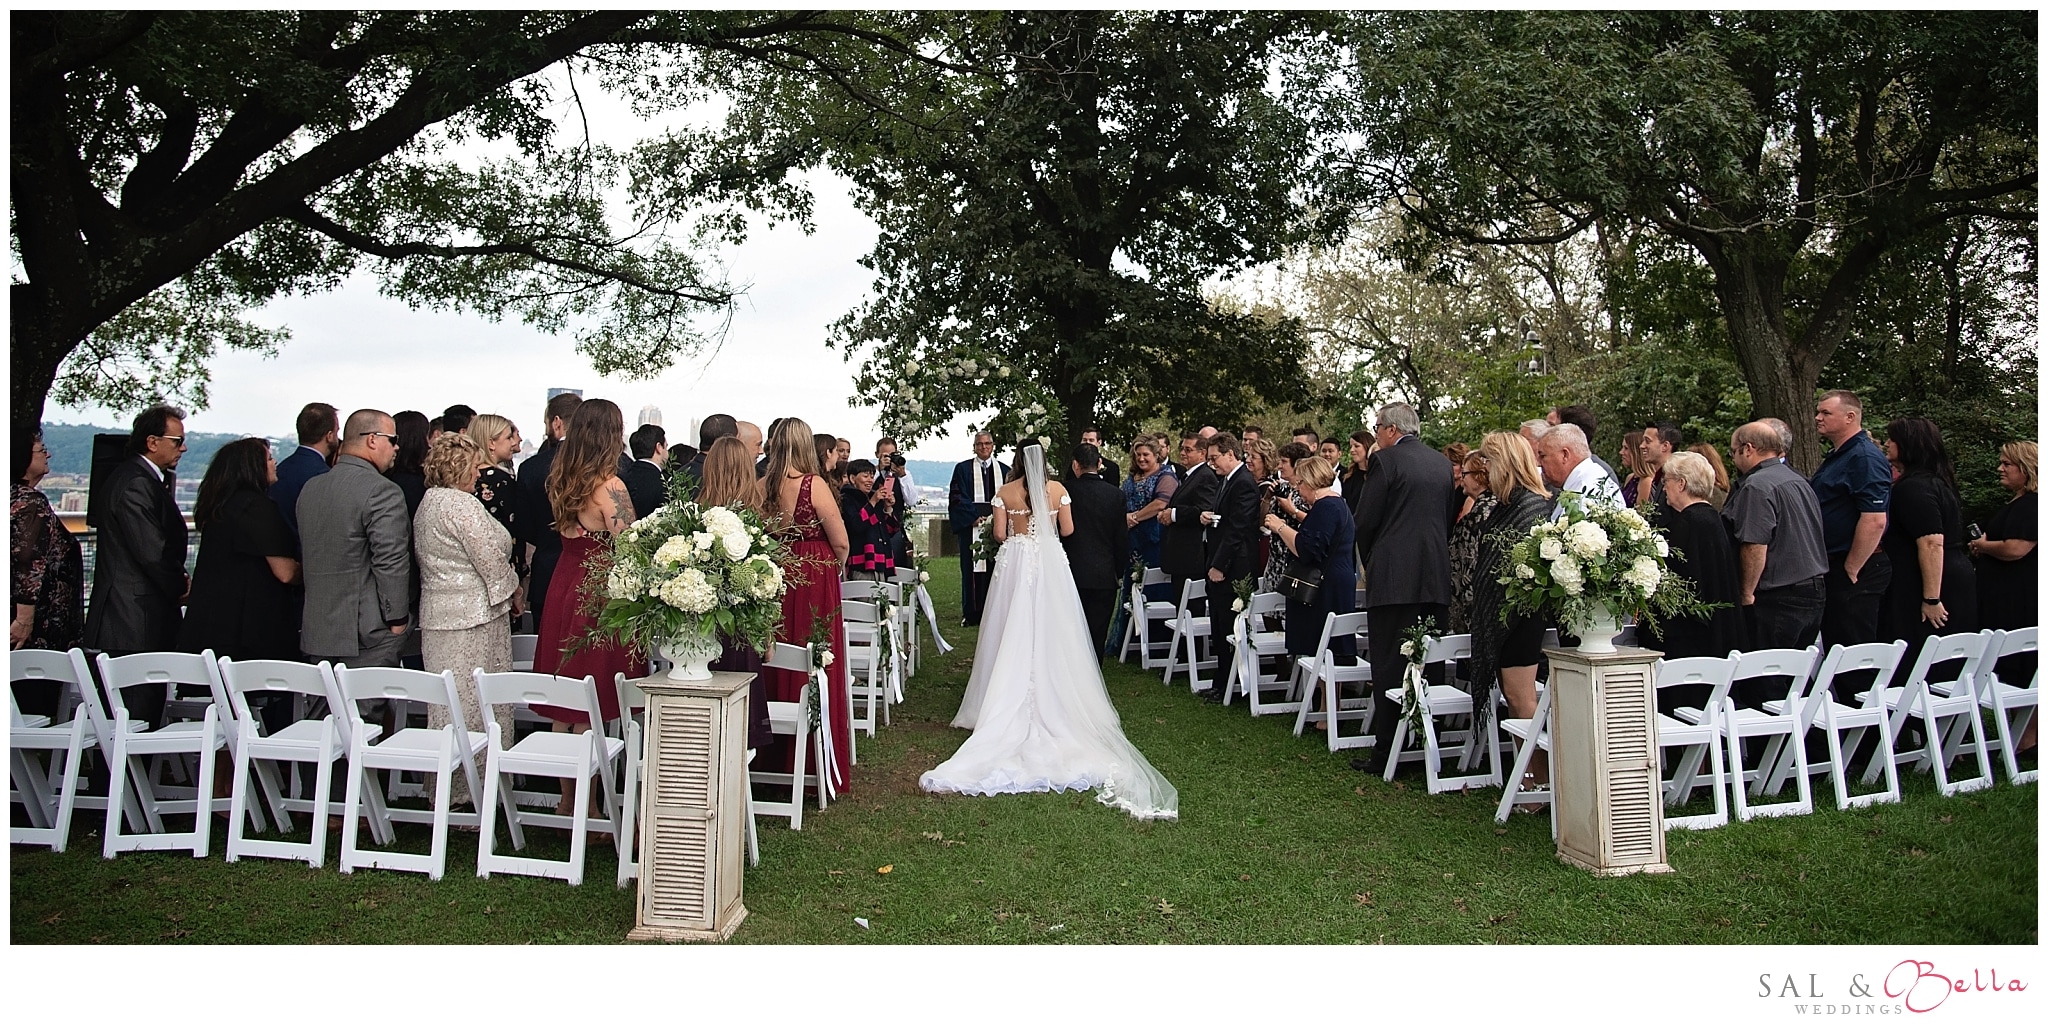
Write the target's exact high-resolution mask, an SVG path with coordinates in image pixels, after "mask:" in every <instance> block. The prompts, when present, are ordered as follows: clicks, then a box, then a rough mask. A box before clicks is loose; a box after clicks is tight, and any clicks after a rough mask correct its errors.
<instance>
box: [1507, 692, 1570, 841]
mask: <svg viewBox="0 0 2048 1024" xmlns="http://www.w3.org/2000/svg"><path fill="white" fill-rule="evenodd" d="M1500 728H1501V731H1502V732H1505V733H1507V734H1508V736H1509V738H1511V739H1513V740H1514V742H1515V764H1514V767H1513V768H1512V769H1511V770H1509V772H1508V774H1507V778H1506V779H1505V780H1503V782H1502V785H1501V794H1500V809H1499V810H1496V811H1494V813H1493V820H1494V821H1495V823H1500V822H1505V821H1507V820H1508V815H1509V814H1511V813H1513V811H1514V809H1515V808H1516V807H1517V806H1521V805H1525V804H1526V805H1534V804H1542V805H1545V806H1548V805H1549V804H1550V787H1549V786H1545V787H1543V788H1542V789H1536V790H1525V789H1523V788H1522V776H1523V775H1525V774H1527V773H1528V771H1529V762H1530V761H1532V760H1534V759H1535V756H1536V752H1537V751H1539V750H1541V751H1543V752H1544V753H1546V754H1548V753H1549V752H1550V687H1548V686H1545V687H1541V688H1539V689H1538V690H1537V693H1536V713H1535V716H1534V717H1531V718H1503V719H1501V722H1500ZM1550 830H1551V832H1552V833H1555V832H1556V831H1557V818H1556V816H1554V815H1553V816H1552V817H1551V819H1550Z"/></svg>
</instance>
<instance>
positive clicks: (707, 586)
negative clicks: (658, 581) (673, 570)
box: [661, 569, 718, 615]
mask: <svg viewBox="0 0 2048 1024" xmlns="http://www.w3.org/2000/svg"><path fill="white" fill-rule="evenodd" d="M661 599H662V600H663V601H664V602H666V603H667V604H668V605H669V606H670V607H672V608H675V609H676V610H677V611H681V612H687V613H689V614H691V615H701V614H703V613H705V612H708V611H710V610H711V609H712V608H713V607H714V606H715V605H717V604H718V592H717V591H716V590H713V589H712V587H711V581H709V580H707V579H705V578H704V574H703V573H702V572H699V571H698V570H696V569H684V570H683V571H682V572H680V573H678V574H677V575H676V577H675V578H674V579H672V580H669V581H668V582H667V583H664V584H662V585H661Z"/></svg>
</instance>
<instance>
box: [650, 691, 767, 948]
mask: <svg viewBox="0 0 2048 1024" xmlns="http://www.w3.org/2000/svg"><path fill="white" fill-rule="evenodd" d="M735 679H737V680H738V681H739V682H738V684H737V685H736V686H735V685H733V681H734V680H735ZM749 679H751V677H750V676H745V675H738V674H735V673H718V674H717V675H716V676H715V677H714V680H713V681H712V682H709V683H687V684H684V685H682V686H680V687H678V686H675V685H674V684H670V683H668V682H667V681H666V680H660V679H653V680H647V681H644V682H642V683H641V684H640V685H641V688H642V689H644V690H646V691H647V693H648V706H647V730H646V737H647V750H646V752H645V762H644V765H643V768H642V777H643V778H644V779H645V783H644V785H645V790H644V794H645V795H644V796H643V798H642V800H643V808H644V813H643V814H642V817H641V822H640V824H641V828H642V830H643V831H642V832H641V837H640V921H639V923H640V925H641V927H642V928H643V929H647V930H649V932H650V935H649V937H676V938H724V937H726V936H728V935H730V934H731V929H732V928H733V927H736V926H737V924H738V918H739V917H743V916H744V915H745V910H744V909H742V908H741V907H740V896H741V888H742V886H741V883H742V880H743V877H744V876H743V872H744V867H743V865H742V862H741V857H742V856H743V854H744V851H745V845H746V831H745V829H746V806H747V805H746V793H745V790H744V787H745V785H746V768H745V766H746V734H747V720H746V708H747V703H746V691H747V686H746V681H747V680H749ZM654 932H662V933H667V934H662V935H656V934H653V933H654Z"/></svg>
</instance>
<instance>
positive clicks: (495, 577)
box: [412, 419, 521, 805]
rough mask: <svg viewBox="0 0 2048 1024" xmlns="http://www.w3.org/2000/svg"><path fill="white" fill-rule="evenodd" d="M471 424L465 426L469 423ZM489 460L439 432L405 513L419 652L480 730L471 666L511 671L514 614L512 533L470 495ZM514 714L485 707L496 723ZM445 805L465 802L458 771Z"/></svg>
mask: <svg viewBox="0 0 2048 1024" xmlns="http://www.w3.org/2000/svg"><path fill="white" fill-rule="evenodd" d="M475 422H476V420H475V419H472V420H471V421H470V424H469V425H474V424H475ZM489 460H490V455H489V453H488V452H487V451H486V450H485V449H484V447H483V446H482V445H479V444H478V443H477V442H476V440H475V439H474V438H472V437H471V436H470V435H469V434H468V433H452V432H451V433H446V434H442V435H441V436H440V437H437V438H435V439H434V443H433V444H432V445H431V446H429V447H428V450H427V458H426V460H425V462H424V463H423V465H422V467H421V469H422V473H423V474H424V476H425V478H426V482H427V493H426V494H425V495H424V496H423V497H421V499H420V507H419V511H417V512H415V513H413V518H412V538H413V551H414V552H415V553H416V554H417V555H418V557H419V564H420V610H419V634H420V654H421V661H422V662H423V664H424V667H425V668H426V670H427V671H429V672H453V673H454V674H455V692H456V696H457V698H458V699H459V700H460V701H461V703H462V719H463V722H464V723H465V724H464V726H463V728H465V729H476V730H481V729H482V728H483V727H484V714H483V706H482V704H480V703H479V702H478V700H477V692H476V680H475V678H474V676H473V675H472V673H474V672H475V671H476V670H477V669H483V670H484V671H486V672H510V671H511V670H512V627H511V623H512V619H513V618H514V617H515V616H517V615H518V614H519V613H520V611H521V607H520V598H519V577H518V575H517V574H516V573H514V572H513V571H512V544H513V541H512V534H511V533H510V532H508V531H507V530H506V529H505V527H504V526H503V525H502V524H501V523H499V522H498V520H497V519H496V518H495V517H493V516H492V515H491V513H490V511H489V510H488V509H486V508H484V504H483V502H481V501H478V500H477V498H476V495H475V493H474V492H475V491H476V487H477V477H478V475H479V474H480V473H481V471H482V470H483V469H484V467H485V466H486V465H489V464H490V462H489ZM514 710H515V709H514V708H513V707H512V706H511V705H503V706H500V707H497V708H494V709H492V714H493V715H494V716H495V717H496V718H497V720H498V721H500V722H510V721H512V713H513V711H514ZM452 722H454V718H453V716H451V715H450V714H449V712H448V709H446V708H443V707H440V706H439V705H432V706H429V707H428V708H427V726H428V728H431V729H440V728H442V727H443V726H446V725H449V724H451V723H452ZM450 801H451V803H452V804H456V805H461V804H467V803H469V802H470V801H471V797H470V792H469V781H468V780H467V779H466V778H464V777H463V775H462V774H461V773H460V772H458V773H456V775H455V781H454V785H453V787H452V788H451V790H450Z"/></svg>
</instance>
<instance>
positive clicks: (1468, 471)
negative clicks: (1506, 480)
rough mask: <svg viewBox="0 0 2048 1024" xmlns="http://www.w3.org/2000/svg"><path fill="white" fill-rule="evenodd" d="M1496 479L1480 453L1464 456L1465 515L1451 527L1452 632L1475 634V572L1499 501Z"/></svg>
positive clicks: (1461, 488)
mask: <svg viewBox="0 0 2048 1024" xmlns="http://www.w3.org/2000/svg"><path fill="white" fill-rule="evenodd" d="M1492 483H1493V478H1492V476H1491V475H1489V474H1488V472H1487V469H1486V457H1485V456H1484V455H1482V454H1480V453H1479V452H1471V453H1470V454H1468V455H1466V456H1465V466H1464V472H1463V473H1462V474H1460V475H1459V477H1458V489H1459V491H1460V492H1461V493H1462V494H1464V496H1465V502H1466V504H1465V509H1464V512H1463V513H1462V514H1461V515H1459V516H1458V521H1457V522H1456V523H1454V524H1452V526H1451V539H1450V552H1451V610H1450V617H1451V632H1453V633H1470V632H1472V585H1473V573H1474V572H1476V571H1477V569H1478V564H1479V539H1480V537H1481V536H1483V535H1484V534H1485V532H1486V521H1487V519H1488V517H1490V516H1492V515H1493V510H1494V507H1495V506H1496V505H1499V504H1500V499H1499V498H1498V497H1496V496H1495V495H1494V493H1493V486H1492Z"/></svg>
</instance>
